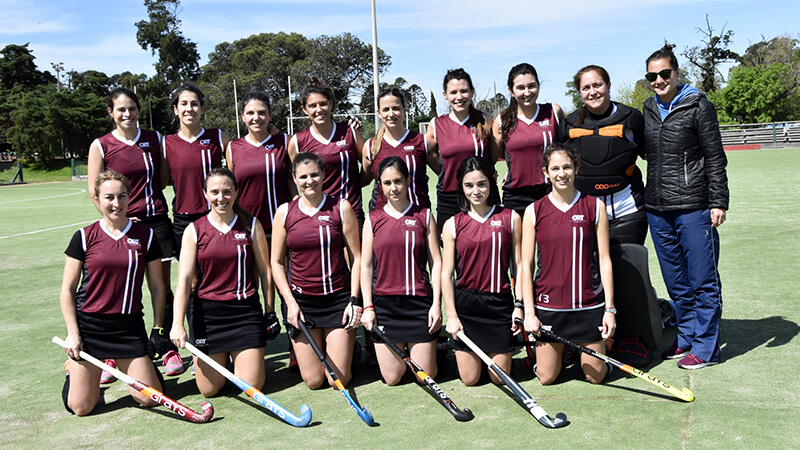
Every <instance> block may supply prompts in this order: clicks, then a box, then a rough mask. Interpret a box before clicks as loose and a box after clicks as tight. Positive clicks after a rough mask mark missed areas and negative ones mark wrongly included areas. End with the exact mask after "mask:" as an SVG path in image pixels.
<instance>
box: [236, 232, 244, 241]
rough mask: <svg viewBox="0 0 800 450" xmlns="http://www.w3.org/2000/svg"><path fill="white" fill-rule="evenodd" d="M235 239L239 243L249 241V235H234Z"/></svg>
mask: <svg viewBox="0 0 800 450" xmlns="http://www.w3.org/2000/svg"><path fill="white" fill-rule="evenodd" d="M233 238H234V239H236V240H237V241H244V240H247V233H236V234H234V235H233Z"/></svg>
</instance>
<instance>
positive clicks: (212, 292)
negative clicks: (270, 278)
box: [194, 216, 256, 301]
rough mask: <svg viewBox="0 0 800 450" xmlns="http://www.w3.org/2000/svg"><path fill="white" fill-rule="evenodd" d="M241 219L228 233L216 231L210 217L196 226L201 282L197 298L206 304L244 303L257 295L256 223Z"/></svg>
mask: <svg viewBox="0 0 800 450" xmlns="http://www.w3.org/2000/svg"><path fill="white" fill-rule="evenodd" d="M248 226H249V228H250V231H248V230H247V228H246V227H245V224H244V223H243V221H242V220H241V218H240V217H239V216H236V218H234V219H233V222H232V223H231V226H230V228H229V229H227V230H224V229H223V230H220V229H218V228H217V227H215V226H214V225H213V224H212V223H211V221H209V220H208V216H203V217H201V218H200V219H197V220H196V221H195V222H194V233H195V236H196V237H197V241H196V242H197V264H198V266H199V274H198V277H199V278H200V282H199V284H200V285H199V286H198V287H197V290H198V294H197V295H198V297H200V298H202V299H205V300H217V301H230V300H244V299H246V298H247V297H250V296H252V295H253V294H255V293H256V287H255V282H254V280H253V277H254V276H255V270H254V268H255V259H254V255H253V252H254V250H253V233H254V232H255V229H256V219H255V218H253V222H252V223H250V224H248Z"/></svg>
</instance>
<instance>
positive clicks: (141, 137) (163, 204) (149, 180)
mask: <svg viewBox="0 0 800 450" xmlns="http://www.w3.org/2000/svg"><path fill="white" fill-rule="evenodd" d="M97 141H98V142H99V143H100V157H102V158H103V162H104V164H105V167H106V169H110V170H113V171H115V172H118V173H121V174H122V175H125V176H126V177H128V179H129V180H130V181H131V201H130V204H129V205H128V216H129V217H139V218H142V217H150V216H155V215H158V214H165V213H166V212H167V201H166V199H164V193H163V192H162V191H161V135H159V134H158V133H157V132H155V131H150V130H139V134H138V135H136V139H134V141H133V145H128V144H127V143H125V142H122V141H121V140H120V139H119V138H117V137H116V136H115V135H114V133H108V134H107V135H105V136H103V137H99V138H97Z"/></svg>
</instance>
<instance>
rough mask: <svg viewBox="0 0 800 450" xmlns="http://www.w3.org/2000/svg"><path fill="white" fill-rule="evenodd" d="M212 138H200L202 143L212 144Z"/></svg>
mask: <svg viewBox="0 0 800 450" xmlns="http://www.w3.org/2000/svg"><path fill="white" fill-rule="evenodd" d="M210 144H211V139H200V145H210Z"/></svg>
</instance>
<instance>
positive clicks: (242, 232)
mask: <svg viewBox="0 0 800 450" xmlns="http://www.w3.org/2000/svg"><path fill="white" fill-rule="evenodd" d="M203 189H204V191H205V195H206V200H208V203H209V204H210V205H211V211H209V213H208V215H206V216H204V217H202V218H200V219H198V220H196V221H195V222H193V223H192V224H191V225H189V226H188V227H186V230H185V231H184V233H183V243H182V245H181V258H180V265H179V266H178V289H177V291H176V293H175V294H176V295H175V319H174V321H173V323H172V332H171V333H170V337H171V338H172V342H174V343H175V345H177V346H178V347H180V348H183V347H184V346H185V344H186V340H187V337H186V329H185V328H184V326H183V321H184V318H185V317H187V315H188V321H189V339H190V340H191V341H190V342H192V343H193V344H194V345H195V346H197V347H198V348H199V349H200V350H201V351H203V352H204V353H206V354H208V355H209V356H210V357H211V358H213V359H214V361H216V362H218V363H220V364H221V365H223V366H224V365H225V364H226V363H227V362H228V356H229V355H230V357H231V359H232V360H233V366H234V373H235V374H236V375H238V376H239V377H240V378H242V379H243V380H245V381H246V382H248V383H249V384H251V385H253V386H254V387H256V388H257V389H261V387H262V385H263V384H264V343H265V342H266V337H267V329H266V326H265V323H264V313H263V311H262V309H261V301H260V300H259V297H258V290H257V283H256V280H254V279H253V278H254V277H253V274H258V277H259V278H260V280H259V281H260V282H261V291H262V293H263V295H264V298H265V299H267V302H266V303H267V305H266V309H267V311H268V312H269V311H272V310H273V309H274V304H273V303H274V301H272V300H271V297H270V296H268V295H267V293H268V292H269V291H270V290H271V289H272V281H271V280H272V279H271V276H270V275H271V272H270V266H269V250H268V249H267V240H266V237H265V235H264V229H263V228H262V227H261V224H260V223H259V222H258V219H255V218H254V217H253V216H251V215H250V214H248V213H247V212H246V211H245V210H244V209H242V207H241V206H239V203H238V202H237V201H236V198H237V195H238V193H239V188H238V184H237V182H236V177H234V175H233V172H231V171H230V170H228V169H226V168H217V169H213V170H211V172H209V174H208V178H206V180H205V185H204V186H203ZM195 269H197V275H198V280H199V281H198V284H197V290H196V291H195V295H192V296H191V297H190V290H191V285H192V276H193V275H194V273H195ZM190 298H191V300H192V302H191V306H190V305H189V300H190ZM187 308H188V311H187ZM278 332H280V329H276V330H275V334H277V333H278ZM194 362H195V376H196V380H197V388H198V389H200V393H201V394H203V396H205V397H211V396H213V395H216V394H217V392H219V390H220V389H222V387H223V386H224V385H225V377H224V376H223V375H222V374H220V373H218V372H217V371H215V370H214V369H213V368H211V367H210V366H208V365H207V364H206V363H204V362H203V361H202V360H199V359H197V358H196V357H195V361H194Z"/></svg>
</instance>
